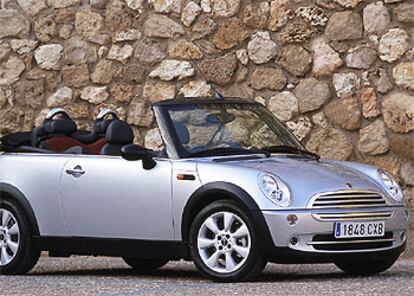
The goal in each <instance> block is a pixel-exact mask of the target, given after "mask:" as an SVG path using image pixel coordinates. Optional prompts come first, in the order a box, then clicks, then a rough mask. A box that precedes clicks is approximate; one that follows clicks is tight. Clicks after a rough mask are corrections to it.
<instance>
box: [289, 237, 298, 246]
mask: <svg viewBox="0 0 414 296" xmlns="http://www.w3.org/2000/svg"><path fill="white" fill-rule="evenodd" d="M289 242H290V244H291V245H292V246H296V245H297V244H298V243H299V239H298V238H297V237H296V236H292V237H291V238H290V241H289Z"/></svg>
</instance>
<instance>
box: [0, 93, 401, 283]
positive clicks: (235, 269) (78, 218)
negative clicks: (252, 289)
mask: <svg viewBox="0 0 414 296" xmlns="http://www.w3.org/2000/svg"><path fill="white" fill-rule="evenodd" d="M153 110H154V113H155V117H156V122H157V125H158V127H159V130H160V134H161V138H162V141H163V143H164V147H165V148H164V149H162V150H160V151H154V150H150V149H146V148H144V147H141V146H138V145H135V144H133V140H134V134H133V130H132V129H131V127H130V125H129V124H128V123H127V122H125V121H122V120H120V119H118V117H117V116H116V114H115V113H114V112H112V111H111V110H104V111H102V112H101V113H100V114H99V116H98V118H97V119H96V123H95V125H94V127H93V129H92V131H89V132H86V131H78V130H77V125H76V123H75V122H74V121H73V120H72V119H71V118H70V115H69V114H68V113H67V112H65V111H64V110H63V109H54V110H52V111H50V113H49V114H48V115H47V117H46V119H45V121H44V124H43V126H41V127H38V128H36V129H34V130H33V131H31V132H28V133H17V134H12V135H8V136H5V137H3V139H2V142H1V149H2V151H3V152H2V153H1V155H0V194H1V200H0V254H1V255H0V273H1V274H23V273H26V272H28V271H30V270H31V269H32V268H33V267H34V265H35V264H36V262H37V261H38V259H39V255H40V252H41V251H48V252H49V255H50V256H60V257H68V256H70V255H94V256H100V255H102V256H119V257H122V258H123V259H124V260H125V262H126V263H127V264H129V265H130V266H131V267H132V268H135V269H155V268H159V267H161V266H163V265H165V264H166V263H167V262H168V261H169V260H180V259H185V260H192V261H194V263H195V265H196V266H197V268H198V270H199V271H200V273H202V274H203V275H205V276H207V277H209V278H211V279H213V280H215V281H220V282H233V281H243V280H249V279H251V278H253V277H254V276H257V275H258V274H260V272H261V271H262V270H263V268H264V266H265V264H266V263H267V262H275V263H335V264H336V265H337V266H338V267H339V268H340V269H342V270H343V271H345V272H347V273H351V274H360V275H369V274H376V273H379V272H382V271H385V270H387V269H388V268H389V267H391V266H392V265H393V264H394V262H395V261H396V260H397V259H398V257H399V255H400V253H401V252H402V251H403V250H404V248H405V245H406V237H407V236H406V233H407V225H408V211H407V209H406V208H405V207H404V204H403V194H402V191H401V188H400V187H399V185H398V184H397V182H396V181H395V179H394V178H393V177H392V176H391V175H390V174H389V173H387V172H385V171H382V170H380V169H377V168H375V167H371V166H368V165H363V164H358V163H352V162H344V161H334V160H327V159H321V158H320V157H319V156H318V155H316V154H314V153H311V152H309V151H307V150H306V149H305V147H304V146H303V145H302V144H301V143H300V142H299V141H298V140H297V139H296V138H295V137H294V136H293V135H292V133H290V132H289V131H288V129H286V127H285V126H284V125H283V124H282V123H281V122H279V121H278V120H277V119H276V118H275V117H274V116H273V114H272V113H271V112H270V111H268V110H267V109H266V108H265V107H263V106H262V105H261V104H258V103H255V102H252V101H247V100H242V99H237V98H188V99H176V100H170V101H163V102H159V103H156V104H155V105H154V106H153Z"/></svg>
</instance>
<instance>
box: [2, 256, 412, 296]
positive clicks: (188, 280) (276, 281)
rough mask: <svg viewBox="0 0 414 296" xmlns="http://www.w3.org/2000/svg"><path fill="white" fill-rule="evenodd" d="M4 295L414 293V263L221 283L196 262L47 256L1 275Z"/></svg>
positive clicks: (283, 270) (279, 270)
mask: <svg viewBox="0 0 414 296" xmlns="http://www.w3.org/2000/svg"><path fill="white" fill-rule="evenodd" d="M0 295H2V296H3V295H5V296H6V295H7V296H14V295H16V296H17V295H19V296H24V295H36V296H38V295H42V296H43V295H71V296H75V295H104V296H112V295H154V296H155V295H157V296H161V295H192V296H201V295H209V296H212V295H220V296H229V295H243V296H244V295H255V296H262V295H289V296H291V295H302V296H304V295H335V296H337V295H353V296H354V295H411V296H412V295H414V260H402V261H399V262H398V263H397V264H396V265H394V266H393V267H392V268H391V269H390V270H389V271H387V272H385V273H383V274H381V275H379V276H375V277H367V278H357V277H350V276H345V275H344V274H343V273H341V272H340V271H339V270H338V269H336V267H335V266H334V265H275V264H269V265H268V266H267V268H266V270H265V272H264V273H263V275H262V276H261V277H260V278H259V279H258V280H257V281H255V282H251V283H238V284H216V283H213V282H210V281H208V280H206V279H204V278H202V277H200V276H199V274H198V273H197V272H196V270H195V268H194V266H193V264H192V263H187V262H173V263H170V264H168V265H167V266H165V267H164V268H162V269H160V270H158V271H155V272H152V273H150V274H148V273H147V274H139V273H134V272H133V271H131V270H130V269H128V267H127V266H126V265H125V264H124V263H123V261H122V260H120V259H116V258H92V257H72V258H69V259H55V258H48V257H42V258H41V259H40V262H39V264H38V265H37V266H36V268H35V269H34V270H33V271H32V272H31V273H30V274H29V275H27V276H19V277H5V276H0Z"/></svg>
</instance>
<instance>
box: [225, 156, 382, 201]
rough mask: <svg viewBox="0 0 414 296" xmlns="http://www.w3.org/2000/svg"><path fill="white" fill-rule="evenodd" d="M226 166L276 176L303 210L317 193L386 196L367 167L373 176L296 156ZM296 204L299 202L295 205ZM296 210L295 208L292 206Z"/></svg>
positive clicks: (230, 162)
mask: <svg viewBox="0 0 414 296" xmlns="http://www.w3.org/2000/svg"><path fill="white" fill-rule="evenodd" d="M225 163H226V165H231V166H235V167H243V168H249V169H254V170H257V171H260V172H264V173H270V174H274V175H277V176H278V177H279V178H281V179H282V180H283V181H285V182H286V183H287V185H288V186H289V187H290V189H291V192H292V194H293V196H294V197H295V199H296V201H297V202H298V204H296V205H297V206H303V205H304V202H305V201H306V202H307V201H308V200H309V198H310V197H311V196H313V195H314V194H316V193H321V192H329V191H339V190H350V189H356V190H370V191H371V190H372V191H376V192H381V193H383V194H385V192H384V191H383V188H382V187H381V185H380V184H379V183H378V181H376V180H374V178H372V175H375V174H372V172H373V171H376V169H375V168H373V167H367V166H364V169H365V170H371V172H370V173H371V174H369V173H366V172H364V171H363V169H361V170H359V169H358V168H356V167H355V165H354V166H352V165H351V164H352V163H349V164H350V165H349V166H348V165H347V162H339V161H331V160H320V161H317V160H314V159H311V158H307V157H301V156H295V155H292V156H290V155H283V156H273V157H270V158H262V159H253V160H248V161H246V160H242V161H229V162H225ZM294 203H296V202H294ZM293 206H295V205H293Z"/></svg>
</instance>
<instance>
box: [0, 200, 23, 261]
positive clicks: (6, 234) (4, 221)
mask: <svg viewBox="0 0 414 296" xmlns="http://www.w3.org/2000/svg"><path fill="white" fill-rule="evenodd" d="M19 245H20V229H19V224H18V223H17V219H16V218H15V217H14V215H13V214H12V213H11V212H10V211H8V210H6V209H3V208H0V266H6V265H7V264H9V263H10V262H11V261H12V260H13V259H14V257H15V256H16V254H17V251H18V249H19Z"/></svg>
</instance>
